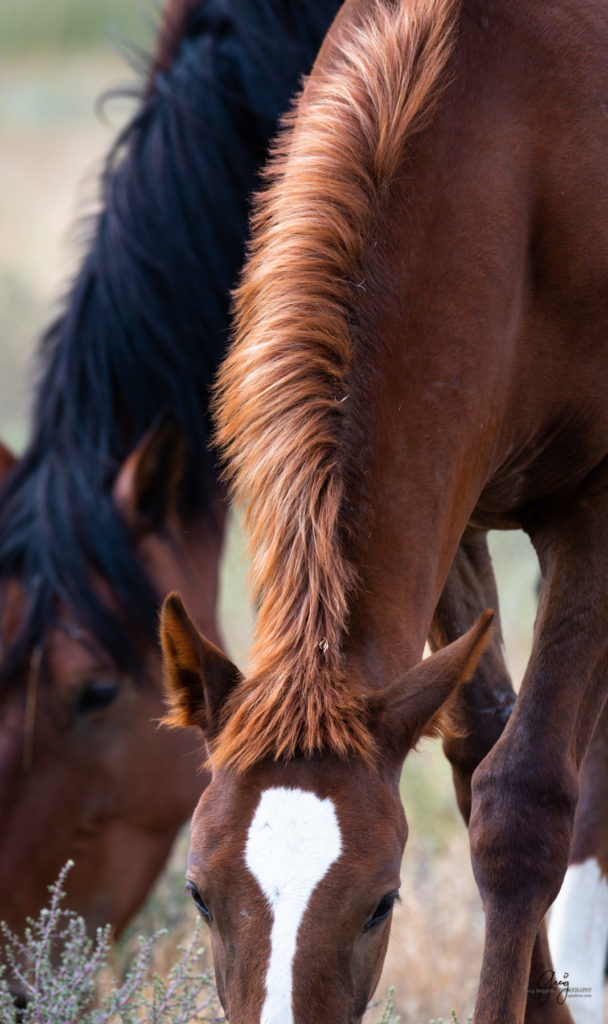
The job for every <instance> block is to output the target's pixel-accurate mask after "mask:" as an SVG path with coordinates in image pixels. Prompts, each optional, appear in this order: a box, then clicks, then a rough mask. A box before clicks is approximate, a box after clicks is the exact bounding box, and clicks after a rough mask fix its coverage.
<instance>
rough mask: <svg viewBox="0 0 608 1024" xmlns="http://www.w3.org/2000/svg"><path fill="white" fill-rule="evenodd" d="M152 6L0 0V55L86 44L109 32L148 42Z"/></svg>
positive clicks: (120, 0)
mask: <svg viewBox="0 0 608 1024" xmlns="http://www.w3.org/2000/svg"><path fill="white" fill-rule="evenodd" d="M156 11H157V8H155V7H153V6H152V4H151V3H148V2H146V0H2V3H1V4H0V56H3V55H4V56H6V55H10V56H17V55H20V56H22V55H24V54H26V53H27V54H31V53H33V52H36V51H54V52H59V53H61V52H66V51H71V50H72V51H73V50H82V49H88V48H91V47H98V46H100V45H103V42H104V39H106V38H111V37H112V36H113V37H114V38H121V37H122V38H124V39H129V40H131V41H132V42H133V43H135V44H137V45H140V46H147V45H149V43H150V40H151V38H152V26H153V25H154V24H155V22H156V20H157V16H156Z"/></svg>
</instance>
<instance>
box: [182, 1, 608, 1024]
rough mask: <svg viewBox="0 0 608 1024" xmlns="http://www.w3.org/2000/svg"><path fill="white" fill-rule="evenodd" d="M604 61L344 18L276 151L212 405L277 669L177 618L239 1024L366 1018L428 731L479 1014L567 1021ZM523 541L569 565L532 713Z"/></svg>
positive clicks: (513, 38)
mask: <svg viewBox="0 0 608 1024" xmlns="http://www.w3.org/2000/svg"><path fill="white" fill-rule="evenodd" d="M607 53H608V7H607V6H606V4H605V3H603V2H601V0H585V2H584V3H581V2H580V0H560V2H559V3H554V2H548V0H536V2H535V3H533V4H532V3H529V2H525V3H524V2H522V0H366V2H364V0H348V2H347V3H346V4H345V5H344V7H343V8H342V10H341V12H340V14H339V15H338V17H337V19H336V21H335V22H334V25H333V26H332V29H331V30H330V32H329V34H328V36H327V37H326V39H325V42H324V45H323V48H322V50H321V52H320V55H319V58H318V60H317V62H316V64H315V67H314V69H313V72H312V74H311V76H310V78H309V80H308V82H307V84H306V86H305V89H304V91H303V93H302V96H301V98H300V100H299V102H298V105H297V107H296V108H295V109H294V112H293V115H292V116H291V118H290V121H289V124H288V125H287V127H286V130H285V132H284V134H283V135H282V136H281V137H280V140H279V142H278V145H277V148H276V151H275V155H274V159H273V161H272V162H271V164H270V167H269V170H268V172H267V186H266V189H265V190H264V191H263V192H262V194H261V196H260V198H259V200H258V203H257V208H256V212H255V216H254V236H253V243H252V249H251V253H250V257H249V260H248V263H247V266H246V269H245V273H244V276H243V279H242V283H241V284H240V287H239V290H238V292H237V301H236V314H237V316H236V333H235V339H234V343H233V345H232V347H231V349H230V352H229V355H228V357H227V360H226V362H225V363H224V365H223V368H222V370H221V372H220V377H219V385H218V392H217V440H218V443H219V445H220V446H221V448H222V450H223V452H224V454H225V456H226V460H227V474H228V479H229V480H230V482H231V485H232V489H233V494H234V496H235V498H236V499H237V501H240V502H241V503H242V504H243V505H244V507H245V516H246V520H245V521H246V527H247V531H248V535H249V540H250V545H251V552H252V583H253V589H254V592H255V594H256V597H257V600H258V604H259V615H258V621H257V627H256V635H255V640H254V647H253V653H252V665H251V670H250V673H249V675H248V676H247V677H243V676H241V674H240V673H239V671H238V670H237V669H236V668H235V667H234V666H233V665H231V663H230V662H229V661H228V660H227V659H226V658H225V656H224V655H223V654H222V653H221V652H220V651H219V650H218V649H217V648H216V647H215V646H214V645H213V644H211V643H210V642H209V641H208V640H206V639H205V638H204V637H202V636H201V634H200V633H199V631H198V630H197V629H196V628H195V626H194V625H193V624H192V623H191V621H190V620H189V618H188V616H187V613H186V612H185V610H184V606H183V604H182V603H181V602H180V600H179V598H178V597H177V596H176V595H174V596H172V597H170V598H169V599H168V600H167V602H166V605H165V608H164V613H163V622H162V638H163V647H164V652H165V662H166V675H167V686H168V691H169V694H170V701H171V708H170V713H169V718H170V720H172V721H173V722H174V723H181V724H184V723H190V724H192V725H195V726H198V727H199V728H200V729H201V730H202V732H203V734H204V735H205V738H206V741H207V744H208V748H209V754H210V763H211V766H212V770H213V776H212V781H211V783H210V785H209V786H208V788H207V789H206V791H205V793H204V794H203V796H202V798H201V800H200V802H199V805H198V807H197V810H196V812H195V815H194V819H193V827H192V840H191V849H190V857H189V866H188V879H189V883H188V884H189V887H190V888H191V891H192V894H193V897H194V900H195V902H196V904H197V906H198V907H199V910H200V912H201V914H202V916H203V917H204V918H205V919H206V920H207V922H208V923H209V927H210V935H211V943H212V946H213V950H214V957H215V963H216V969H217V979H218V985H219V989H220V993H221V997H222V1001H223V1003H224V1006H225V1008H226V1010H227V1013H228V1015H229V1018H230V1021H231V1024H257V1022H261V1024H290V1022H294V1021H306V1024H321V1022H322V1021H323V1022H325V1021H331V1022H332V1024H354V1022H356V1021H359V1020H360V1019H361V1017H362V1014H363V1012H364V1010H365V1007H366V1004H367V1001H368V999H369V997H370V994H371V993H372V992H373V990H374V986H375V984H376V982H377V979H378V976H379V973H380V969H381V965H382V961H383V958H384V953H385V950H386V944H387V941H388V934H389V928H390V919H391V911H392V907H393V906H394V903H395V900H396V899H397V898H398V891H399V884H400V879H399V873H400V864H401V856H402V852H403V847H404V843H405V840H406V836H407V825H406V820H405V816H404V812H403V810H402V807H401V803H400V798H399V790H398V781H399V775H400V771H401V767H402V763H403V760H404V758H405V756H406V755H407V753H408V751H409V750H410V749H411V748H412V747H413V746H414V745H415V744H416V742H417V740H418V739H419V737H420V736H421V735H423V734H425V733H427V732H429V731H431V732H435V733H437V732H440V733H442V734H443V735H444V737H445V740H444V742H445V749H446V752H447V755H448V757H449V758H450V761H451V763H452V767H453V771H454V778H455V783H456V791H457V797H458V801H459V805H460V808H461V810H462V813H463V815H464V816H465V818H466V819H467V820H468V822H469V834H470V843H471V854H472V861H473V866H474V872H475V877H476V880H477V883H478V885H479V889H480V891H481V895H482V899H483V904H484V909H485V916H486V938H485V950H484V956H483V964H482V968H481V979H480V986H479V993H478V998H477V1004H476V1009H475V1017H474V1019H475V1022H476V1024H521V1022H522V1021H526V1022H528V1024H532V1022H535V1024H536V1022H551V1024H565V1022H567V1021H571V1017H570V1014H569V1010H568V1004H567V999H566V998H565V997H566V995H567V993H566V992H565V990H564V987H563V985H562V984H560V979H557V978H555V977H554V976H553V974H552V967H551V960H550V956H549V952H548V945H547V940H546V932H545V926H544V916H545V913H546V911H547V909H548V907H549V905H550V903H551V902H552V900H553V899H554V898H555V896H556V894H557V892H558V889H559V887H560V883H561V881H562V878H563V876H564V873H565V871H566V866H567V863H568V854H569V847H570V837H571V833H572V825H573V817H574V811H575V806H576V800H577V776H578V771H579V768H580V765H581V762H582V760H583V757H584V754H585V751H586V749H587V746H588V743H589V740H590V737H591V734H592V731H593V728H594V726H595V723H596V720H597V718H598V715H599V713H600V711H601V709H602V705H603V702H604V699H605V696H606V686H607V673H606V669H607V665H606V657H607V653H608V651H607V648H606V645H605V644H604V640H603V639H602V638H603V637H606V636H607V635H608V630H607V628H606V627H607V622H606V609H607V608H608V600H607V599H608V594H607V593H606V589H607V588H608V572H607V570H606V547H607V544H608V526H607V522H608V518H607V512H608V508H607V505H608V474H607V461H606V457H607V455H608V402H607V400H606V383H605V382H606V376H607V372H608V345H607V342H606V337H607V332H608V291H607V287H606V285H607V281H608V235H607V232H606V224H608V194H607V190H606V185H605V177H606V166H607V163H608V121H607V119H606V109H607V108H606V103H607V101H608V60H607V57H606V54H607ZM515 526H517V527H523V528H524V529H525V530H526V532H527V533H528V534H529V536H530V537H531V539H532V542H533V544H534V546H535V549H536V551H537V553H538V556H539V561H540V567H541V573H542V584H541V594H540V606H539V612H538V617H537V621H536V628H535V635H534V644H533V650H532V654H531V658H530V662H529V665H528V668H527V671H526V675H525V678H524V681H523V684H522V687H521V690H520V692H519V694H518V696H517V699H516V700H514V695H513V692H512V689H511V687H510V683H509V680H508V676H507V673H506V669H505V667H504V664H503V661H502V656H501V652H500V629H499V626H498V624H495V626H494V628H493V630H492V629H491V628H490V620H491V617H492V616H491V613H490V612H488V611H486V609H488V608H495V607H496V593H495V586H494V580H493V575H492V569H491V565H490V561H489V557H488V550H487V545H486V536H485V534H486V531H487V529H489V528H491V527H498V528H511V527H515ZM429 633H430V635H431V638H432V641H433V646H434V647H435V648H436V650H435V652H434V653H433V654H432V655H431V657H430V658H428V659H427V660H425V661H422V662H421V661H420V660H419V659H420V658H421V657H422V651H423V646H424V642H425V638H426V637H427V635H428V634H429ZM466 680H470V681H469V682H468V684H466ZM561 981H563V979H561Z"/></svg>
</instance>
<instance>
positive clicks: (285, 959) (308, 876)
mask: <svg viewBox="0 0 608 1024" xmlns="http://www.w3.org/2000/svg"><path fill="white" fill-rule="evenodd" d="M341 850H342V838H341V835H340V826H339V825H338V819H337V817H336V811H335V808H334V805H333V803H332V801H331V800H329V799H327V800H320V799H319V797H318V796H315V794H314V793H310V792H305V791H304V790H301V789H284V788H276V789H267V790H265V791H264V792H263V793H262V796H261V798H260V802H259V804H258V808H257V810H256V812H255V815H254V817H253V821H252V822H251V825H250V826H249V833H248V836H247V846H246V848H245V862H246V864H247V867H248V868H249V870H250V871H251V873H252V875H253V876H254V878H255V879H256V881H257V882H258V884H259V886H260V888H261V889H262V892H263V893H264V895H265V896H266V899H267V900H268V903H269V905H270V909H271V911H272V917H273V921H272V931H271V933H270V960H269V962H268V970H267V972H266V999H265V1001H264V1005H263V1007H262V1014H261V1017H260V1024H293V1009H292V990H293V958H294V955H295V951H296V943H297V937H298V929H299V927H300V922H301V920H302V918H303V916H304V911H305V910H306V907H307V906H308V903H309V900H310V897H311V895H312V893H313V892H314V890H315V889H316V887H317V885H318V884H319V882H320V881H321V879H322V878H323V877H324V876H325V875H326V874H327V872H328V871H329V869H330V867H331V865H332V864H333V863H334V861H335V860H337V859H338V857H339V856H340V853H341Z"/></svg>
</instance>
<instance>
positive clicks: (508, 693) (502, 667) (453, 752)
mask: <svg viewBox="0 0 608 1024" xmlns="http://www.w3.org/2000/svg"><path fill="white" fill-rule="evenodd" d="M486 608H493V609H494V611H495V612H496V618H495V622H494V627H493V629H492V634H491V637H490V641H489V644H488V647H487V649H486V651H485V653H484V655H483V658H482V659H481V661H480V662H479V665H478V666H477V669H476V671H475V674H474V676H473V678H472V679H471V681H470V683H468V684H467V686H463V687H461V688H460V690H459V691H458V701H459V703H458V706H457V707H456V708H455V713H456V719H457V722H458V726H459V730H458V732H459V734H458V735H457V736H454V737H450V738H448V739H446V740H445V741H444V744H443V749H444V752H445V755H446V757H447V758H448V760H449V762H450V764H451V766H452V775H453V779H454V788H455V790H456V799H457V801H458V806H459V808H460V813H461V814H462V816H463V818H464V820H465V823H466V824H467V825H468V823H469V815H470V813H471V778H472V776H473V772H474V771H475V769H476V768H477V765H478V764H479V763H480V761H482V760H483V758H484V757H485V756H486V754H487V753H488V751H489V750H490V749H491V748H492V747H493V745H494V743H495V742H496V740H497V739H498V737H499V736H500V735H501V733H502V731H503V729H504V727H505V725H506V722H507V719H508V717H509V715H510V713H511V709H512V707H513V704H514V702H515V692H514V690H513V685H512V683H511V678H510V676H509V672H508V669H507V666H506V662H505V656H504V646H503V642H502V634H501V628H500V618H499V615H498V595H497V592H496V583H495V580H494V572H493V569H492V562H491V559H490V553H489V551H488V543H487V535H486V534H485V533H481V532H473V531H471V532H469V533H467V534H465V536H464V538H463V540H462V541H461V543H460V547H459V548H458V551H457V553H456V557H455V559H454V562H453V564H452V568H451V570H450V573H449V576H448V578H447V581H446V583H445V586H444V588H443V593H442V595H441V598H440V600H439V603H438V605H437V608H436V609H435V615H434V617H433V622H432V624H431V630H430V633H429V643H430V645H431V648H432V649H433V650H434V651H436V650H438V649H439V648H440V647H445V646H446V645H447V644H450V643H452V642H453V641H454V640H457V639H458V637H459V636H462V635H463V633H466V631H467V629H470V627H471V626H472V625H473V623H474V622H475V621H476V620H477V619H478V617H479V616H480V615H481V613H482V612H483V611H484V610H485V609H486Z"/></svg>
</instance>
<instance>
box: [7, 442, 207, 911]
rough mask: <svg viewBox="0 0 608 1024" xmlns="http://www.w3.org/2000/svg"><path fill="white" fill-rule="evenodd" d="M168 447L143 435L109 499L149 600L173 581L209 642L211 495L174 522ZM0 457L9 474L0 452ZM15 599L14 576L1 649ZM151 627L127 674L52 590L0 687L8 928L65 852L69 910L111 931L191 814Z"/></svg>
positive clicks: (183, 761) (187, 780)
mask: <svg viewBox="0 0 608 1024" xmlns="http://www.w3.org/2000/svg"><path fill="white" fill-rule="evenodd" d="M179 449H180V442H179V441H177V440H176V437H175V431H174V429H173V428H172V427H170V426H168V425H167V424H166V423H164V424H162V425H161V426H160V427H158V428H156V429H154V430H152V431H150V432H149V433H148V434H147V435H146V436H145V437H144V438H143V440H142V441H141V443H140V444H139V445H138V447H137V449H136V450H135V451H134V452H133V453H132V454H131V455H130V456H129V458H128V459H127V460H126V462H125V463H124V465H123V467H122V469H121V470H120V471H119V473H118V475H117V477H116V481H115V484H114V503H115V506H116V508H117V509H118V511H119V513H120V515H121V517H122V519H123V521H124V522H125V524H126V525H127V527H128V530H129V534H130V536H131V538H132V543H133V545H134V549H135V552H136V555H137V557H138V559H139V560H140V563H141V564H142V565H143V567H144V568H145V570H146V572H147V574H148V576H149V578H150V581H151V583H152V585H153V587H154V590H155V592H156V594H157V595H158V601H159V602H160V600H161V599H162V597H163V595H164V594H165V593H166V592H167V590H168V589H170V588H171V587H173V586H176V585H179V586H184V587H185V588H186V589H187V592H188V594H189V599H190V600H192V601H193V602H195V603H194V605H193V607H194V608H195V615H196V618H197V621H199V622H200V624H201V626H203V625H204V628H205V629H208V630H209V631H210V632H211V634H212V635H213V636H214V637H216V638H217V631H216V626H215V612H214V609H215V602H216V596H217V568H218V560H219V553H220V544H221V520H222V513H221V508H220V505H219V502H218V508H217V522H216V523H215V524H213V523H211V522H210V521H209V520H203V521H197V522H193V523H187V524H184V523H183V522H180V520H179V519H178V517H177V515H176V514H175V508H174V498H175V491H176V489H177V488H178V486H179V469H178V467H179V465H180V461H181V460H180V456H179ZM2 463H3V465H4V466H5V469H6V470H10V468H11V460H10V459H9V458H8V455H6V454H5V453H4V452H3V454H2ZM195 574H196V577H195ZM195 578H196V587H195V586H194V581H195ZM89 582H90V586H91V587H92V588H94V589H95V590H96V592H97V594H98V596H99V597H100V599H101V601H102V604H103V605H104V606H105V607H107V608H108V609H110V610H111V611H113V612H114V613H115V614H120V608H118V607H117V606H116V598H115V597H114V595H113V592H112V590H111V588H110V587H109V586H108V584H107V583H105V582H104V581H102V579H101V578H100V577H99V576H97V575H96V574H95V573H94V572H93V571H92V570H91V577H90V581H89ZM27 608H28V596H27V593H26V589H25V588H24V586H23V585H22V583H21V582H20V580H19V579H13V580H12V581H10V582H8V584H6V585H5V586H4V591H3V603H2V608H1V615H2V643H3V645H4V649H5V650H6V649H8V648H10V645H11V643H12V642H13V641H14V640H15V638H16V636H17V635H18V633H19V629H20V627H21V624H22V622H23V620H24V616H25V615H26V613H27ZM154 632H155V622H154V621H151V622H150V634H149V638H148V639H147V641H146V640H142V643H141V647H140V649H139V650H138V668H137V670H136V671H132V670H131V669H130V668H126V667H125V664H121V663H120V662H119V661H117V660H116V658H115V657H114V656H113V655H112V654H110V653H109V650H108V649H106V647H104V645H103V643H102V642H101V641H100V639H99V637H97V636H95V635H94V633H93V631H92V630H91V629H90V628H87V626H86V625H83V623H82V622H81V621H79V619H78V615H77V614H76V613H75V611H74V610H73V609H72V610H70V609H69V608H68V606H67V604H66V603H65V602H63V601H61V600H60V599H59V598H56V599H55V601H54V603H53V607H52V609H51V612H50V614H49V617H48V621H46V622H45V623H44V626H43V629H42V631H41V640H40V642H39V644H37V645H36V646H35V647H34V648H33V649H30V650H28V651H27V652H26V655H25V657H24V658H23V659H22V660H21V663H20V664H19V666H18V669H17V671H16V672H14V673H13V674H12V676H11V677H10V679H8V680H7V681H6V684H5V685H4V686H3V689H2V692H1V693H0V817H1V819H2V822H3V827H2V835H1V837H0V877H1V878H2V886H1V887H0V919H4V920H6V921H8V922H9V924H11V925H12V926H13V927H15V928H20V927H21V926H22V925H23V922H24V920H25V917H26V916H27V915H33V914H36V913H37V912H38V910H39V909H40V907H41V906H43V905H44V904H45V902H46V900H47V887H48V885H49V884H50V883H52V882H53V881H54V880H55V878H56V877H57V875H58V873H59V870H60V869H61V867H62V865H63V863H64V862H65V861H66V859H67V858H68V857H70V858H71V859H72V860H73V861H74V862H75V865H74V868H73V870H72V872H71V874H70V876H69V878H68V899H69V903H70V906H71V907H72V908H73V909H75V910H77V911H78V912H79V913H81V914H82V915H83V916H84V917H85V919H86V921H87V924H88V926H89V928H90V929H91V931H92V930H94V929H95V927H96V926H99V925H103V924H106V923H108V922H110V923H111V924H112V925H113V926H114V928H115V929H116V930H118V931H119V930H120V929H121V928H123V927H124V925H125V923H126V922H127V920H128V919H129V917H130V916H131V915H132V914H133V913H134V911H135V910H136V909H137V907H138V906H139V904H140V903H141V901H142V900H143V898H144V897H145V895H146V894H147V892H148V889H149V887H150V885H151V884H152V882H153V881H154V879H155V877H156V875H157V874H158V872H159V870H160V868H161V867H162V864H163V863H164V861H165V859H166V856H167V854H168V852H169V849H170V846H171V843H172V841H173V839H174V837H175V835H176V832H177V830H178V829H179V827H180V825H181V824H182V823H183V822H184V821H185V820H186V818H187V817H188V815H189V814H190V813H191V811H192V808H193V806H194V804H195V802H196V799H197V797H198V795H199V792H200V786H201V779H200V775H198V774H197V762H198V759H197V758H196V750H197V743H196V739H195V738H194V737H193V736H192V735H187V734H186V733H184V732H181V733H177V732H176V733H172V734H169V733H167V731H166V730H160V731H159V729H158V727H157V722H158V719H159V717H160V716H161V714H162V699H161V690H162V687H161V673H160V659H159V657H158V650H157V646H156V643H155V639H154ZM150 793H154V800H151V799H150Z"/></svg>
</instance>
